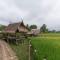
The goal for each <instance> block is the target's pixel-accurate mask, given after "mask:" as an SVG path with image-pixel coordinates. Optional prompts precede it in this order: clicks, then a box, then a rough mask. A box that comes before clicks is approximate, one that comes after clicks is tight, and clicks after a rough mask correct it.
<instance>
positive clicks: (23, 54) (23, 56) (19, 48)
mask: <svg viewBox="0 0 60 60" xmlns="http://www.w3.org/2000/svg"><path fill="white" fill-rule="evenodd" d="M11 47H12V49H13V50H14V51H15V52H16V55H17V57H18V59H19V60H28V41H27V40H26V41H25V42H24V44H21V43H20V44H19V45H14V44H11Z"/></svg>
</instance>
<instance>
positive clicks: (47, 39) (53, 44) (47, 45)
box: [31, 33, 60, 60]
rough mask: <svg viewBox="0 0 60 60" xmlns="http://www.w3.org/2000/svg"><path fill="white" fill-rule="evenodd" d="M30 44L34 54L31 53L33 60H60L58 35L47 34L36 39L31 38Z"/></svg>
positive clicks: (59, 35)
mask: <svg viewBox="0 0 60 60" xmlns="http://www.w3.org/2000/svg"><path fill="white" fill-rule="evenodd" d="M31 43H32V46H33V48H34V49H36V50H37V51H36V53H35V52H33V55H34V58H35V59H34V60H43V59H44V57H46V58H47V60H60V34H58V33H54V34H53V33H49V34H48V33H47V34H41V35H40V36H38V37H32V38H31Z"/></svg>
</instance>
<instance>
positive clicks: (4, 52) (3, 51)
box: [0, 40, 18, 60]
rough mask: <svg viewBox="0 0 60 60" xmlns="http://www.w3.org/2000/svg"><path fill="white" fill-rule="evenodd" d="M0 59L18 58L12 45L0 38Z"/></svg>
mask: <svg viewBox="0 0 60 60" xmlns="http://www.w3.org/2000/svg"><path fill="white" fill-rule="evenodd" d="M0 60H18V59H17V56H16V55H15V53H14V52H13V50H12V49H11V48H10V46H9V45H8V44H7V43H6V42H4V41H1V40H0Z"/></svg>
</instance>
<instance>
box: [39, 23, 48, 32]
mask: <svg viewBox="0 0 60 60" xmlns="http://www.w3.org/2000/svg"><path fill="white" fill-rule="evenodd" d="M46 27H47V26H46V24H43V25H42V27H41V28H40V32H43V33H45V32H48V29H47V28H46Z"/></svg>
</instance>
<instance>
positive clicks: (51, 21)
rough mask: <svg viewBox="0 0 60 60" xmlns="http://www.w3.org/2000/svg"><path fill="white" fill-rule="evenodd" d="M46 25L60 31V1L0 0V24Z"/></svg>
mask: <svg viewBox="0 0 60 60" xmlns="http://www.w3.org/2000/svg"><path fill="white" fill-rule="evenodd" d="M21 18H22V19H23V20H24V22H25V24H30V25H31V24H36V25H38V27H40V26H41V25H42V24H44V23H45V24H46V25H47V27H48V28H50V29H56V30H60V0H0V24H4V25H8V24H9V23H12V22H19V21H21Z"/></svg>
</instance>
